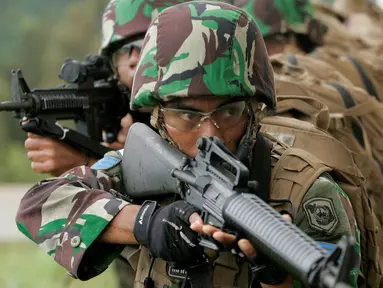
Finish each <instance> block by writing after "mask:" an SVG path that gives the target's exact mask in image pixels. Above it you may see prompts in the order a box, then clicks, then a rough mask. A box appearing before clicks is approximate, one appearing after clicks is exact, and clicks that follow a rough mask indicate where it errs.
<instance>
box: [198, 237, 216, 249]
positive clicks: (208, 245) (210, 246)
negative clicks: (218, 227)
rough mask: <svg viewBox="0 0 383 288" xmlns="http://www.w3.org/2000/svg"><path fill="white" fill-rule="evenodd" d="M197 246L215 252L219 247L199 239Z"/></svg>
mask: <svg viewBox="0 0 383 288" xmlns="http://www.w3.org/2000/svg"><path fill="white" fill-rule="evenodd" d="M199 245H200V246H202V247H205V248H208V249H211V250H215V251H218V250H220V249H219V247H218V246H217V244H215V243H214V242H212V241H209V240H206V239H201V240H200V241H199Z"/></svg>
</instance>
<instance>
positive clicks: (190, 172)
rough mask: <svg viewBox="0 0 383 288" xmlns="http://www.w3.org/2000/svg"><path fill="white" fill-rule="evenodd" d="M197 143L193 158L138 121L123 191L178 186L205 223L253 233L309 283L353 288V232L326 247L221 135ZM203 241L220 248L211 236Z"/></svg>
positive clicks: (136, 193) (131, 193)
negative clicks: (260, 187) (281, 207)
mask: <svg viewBox="0 0 383 288" xmlns="http://www.w3.org/2000/svg"><path fill="white" fill-rule="evenodd" d="M197 146H198V149H199V152H198V154H197V156H196V157H195V159H190V158H188V157H186V156H185V155H184V154H183V153H181V152H180V151H179V150H177V149H176V148H175V147H173V146H171V145H170V144H169V143H168V142H166V141H165V140H164V139H162V138H161V137H160V136H159V135H157V134H156V133H155V132H154V131H152V130H151V129H150V128H149V127H147V126H146V125H144V124H142V123H135V124H133V126H132V127H131V128H130V130H129V135H128V137H127V140H126V143H125V148H124V152H123V153H124V154H123V160H122V164H121V165H122V171H123V173H122V175H123V182H124V187H125V191H124V192H123V193H125V194H126V195H127V196H128V197H130V198H132V199H139V198H146V199H148V198H149V199H150V198H151V197H152V198H154V197H156V196H165V195H169V194H173V193H177V194H179V195H180V196H181V198H182V199H184V200H185V201H186V202H188V203H189V204H191V205H193V206H194V207H196V208H198V209H199V210H200V211H201V212H202V218H203V220H204V223H207V224H211V225H214V226H216V227H218V228H221V229H229V230H230V231H234V232H235V233H237V234H238V235H239V236H240V237H241V238H246V239H248V240H249V241H250V242H251V243H252V244H253V246H254V247H255V249H256V251H257V253H261V254H262V255H264V256H266V257H268V258H269V259H270V260H271V261H273V262H274V263H276V264H277V265H279V266H280V267H283V268H284V269H286V271H287V272H289V273H290V274H292V275H293V277H295V279H298V280H300V281H301V282H302V283H303V285H304V287H318V288H330V287H338V288H340V287H348V285H347V284H346V283H347V282H348V278H349V273H350V271H351V270H352V269H353V268H354V267H355V266H356V265H357V263H358V256H357V255H356V254H355V251H354V244H355V240H354V239H353V238H352V237H344V238H342V239H341V240H340V241H339V242H338V244H337V247H336V249H335V250H334V251H333V252H332V253H331V254H328V252H327V251H326V250H324V249H323V248H321V247H320V246H319V245H318V244H317V243H316V242H315V241H314V240H313V239H311V238H310V237H309V236H307V235H306V234H305V233H304V232H302V231H301V230H300V229H299V228H297V227H296V226H294V225H293V224H292V223H290V222H288V221H286V220H284V219H283V218H282V217H281V215H280V214H279V213H278V212H276V211H275V210H274V209H273V208H271V206H269V205H268V204H267V203H266V202H264V201H263V200H261V199H260V198H259V197H258V196H257V194H256V189H254V187H255V186H256V185H254V183H252V182H253V181H249V171H248V169H247V167H246V166H245V165H244V164H242V163H241V162H240V161H238V160H237V159H236V157H235V156H234V155H233V154H232V153H231V152H230V151H229V150H228V149H227V148H226V147H225V146H224V145H223V143H222V142H221V141H220V140H219V139H218V138H216V137H214V138H212V137H210V138H209V137H205V136H204V137H201V138H200V139H199V140H198V143H197ZM200 245H202V246H204V247H207V248H210V249H218V246H217V245H216V243H214V242H212V241H210V240H208V239H202V240H201V241H200Z"/></svg>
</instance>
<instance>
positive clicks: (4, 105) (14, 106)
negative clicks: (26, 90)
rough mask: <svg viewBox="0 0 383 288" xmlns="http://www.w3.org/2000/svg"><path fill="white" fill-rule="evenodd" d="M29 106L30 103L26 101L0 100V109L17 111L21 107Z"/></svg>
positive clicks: (26, 107)
mask: <svg viewBox="0 0 383 288" xmlns="http://www.w3.org/2000/svg"><path fill="white" fill-rule="evenodd" d="M28 108H31V103H30V102H29V101H28V102H27V101H26V102H16V101H4V102H0V111H18V110H22V109H28Z"/></svg>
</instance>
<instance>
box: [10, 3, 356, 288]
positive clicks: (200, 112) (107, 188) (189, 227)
mask: <svg viewBox="0 0 383 288" xmlns="http://www.w3.org/2000/svg"><path fill="white" fill-rule="evenodd" d="M196 43H198V45H196ZM275 104H276V97H275V87H274V78H273V72H272V67H271V65H270V62H269V61H268V57H267V52H266V48H265V45H264V41H263V39H262V36H261V33H260V30H259V28H258V26H257V25H256V23H255V21H254V20H253V19H252V18H251V17H249V15H248V14H247V13H246V12H245V11H243V10H241V9H239V8H236V7H234V6H231V5H229V4H225V3H222V2H189V3H184V4H179V5H176V6H174V7H171V8H168V9H166V10H164V11H163V12H161V13H160V14H159V16H158V17H157V19H156V20H155V21H154V22H153V24H152V25H151V26H150V28H149V30H148V32H147V34H146V37H145V40H144V44H143V48H142V52H141V56H140V61H139V65H138V68H137V72H136V75H135V78H134V83H133V90H132V109H138V108H140V107H153V112H152V125H153V127H155V128H157V129H158V130H159V133H160V135H162V137H163V138H165V139H167V140H168V141H169V142H170V143H172V144H173V145H175V146H177V147H178V148H179V149H180V150H181V151H182V152H183V153H185V154H186V155H188V156H191V157H194V156H195V155H196V152H197V147H196V145H195V143H196V141H197V139H198V138H199V137H200V136H203V135H204V136H217V137H219V138H220V139H222V141H223V142H224V144H225V145H226V146H227V147H228V148H229V149H230V150H231V151H233V152H236V151H239V150H242V151H243V149H242V148H244V146H243V145H244V142H246V141H241V139H244V138H246V139H248V140H249V139H252V137H254V140H255V139H257V140H256V141H257V143H259V144H257V143H255V146H254V145H252V146H251V147H252V148H253V147H256V146H257V145H261V143H262V141H263V140H264V143H266V145H265V146H264V147H265V148H266V150H268V151H270V152H271V156H270V157H269V160H270V164H269V166H272V167H274V168H273V172H275V170H276V169H277V168H276V167H277V166H281V165H279V159H280V157H281V154H280V153H279V152H278V151H280V149H281V146H279V145H278V143H276V142H275V141H274V140H275V139H274V140H273V141H271V140H270V141H269V140H266V138H265V137H266V135H265V136H262V135H261V134H259V133H257V131H258V124H259V120H260V119H261V118H262V115H263V114H264V110H265V109H266V110H267V109H273V108H274V107H275ZM262 139H263V140H262ZM251 142H254V141H253V140H251ZM245 151H246V150H245ZM290 152H291V151H290ZM122 153H123V150H120V151H114V152H110V153H108V154H107V155H106V156H105V157H104V158H103V159H102V160H100V161H99V162H97V163H96V164H95V165H93V167H91V168H89V167H86V166H82V167H78V168H75V169H72V170H70V171H68V172H67V173H65V174H64V175H62V176H61V177H59V178H54V179H47V180H45V181H41V182H39V183H38V184H36V185H35V186H33V187H32V188H31V189H30V190H29V191H28V192H27V194H26V195H25V196H24V197H23V199H22V200H21V203H20V207H19V210H18V213H17V217H16V221H17V226H18V228H19V230H20V231H21V232H22V233H24V234H25V235H26V236H27V237H28V238H29V239H31V240H32V241H33V242H35V243H36V244H38V245H39V246H40V247H41V248H42V249H43V250H44V251H45V252H46V253H48V255H50V256H51V257H52V258H53V259H54V260H55V261H56V262H58V263H59V264H60V265H62V266H63V267H65V268H66V269H67V270H68V271H69V272H70V273H71V274H72V275H73V276H74V277H77V278H79V279H81V280H87V279H90V278H92V277H95V276H97V275H98V274H100V273H102V272H103V271H104V270H105V269H106V268H107V267H108V265H109V264H110V263H111V261H113V259H114V258H116V257H117V255H119V253H121V251H122V250H123V249H124V248H125V246H126V245H128V247H129V248H131V251H133V253H132V254H131V255H132V257H131V258H130V259H129V260H130V262H131V264H132V266H133V267H134V268H135V271H136V279H135V286H134V287H147V286H146V285H149V284H150V278H151V279H152V280H153V281H154V286H155V287H180V286H181V285H182V283H183V281H184V280H181V279H184V278H182V275H177V277H175V276H174V275H173V276H171V275H172V274H171V273H170V271H171V270H167V269H166V265H167V264H166V262H170V263H175V264H177V265H178V266H179V267H180V268H187V267H190V266H194V265H196V264H198V263H200V261H201V260H202V259H203V257H202V250H200V248H198V242H197V235H198V234H197V232H199V233H203V234H206V235H210V236H212V237H213V238H215V239H216V240H217V241H220V242H223V243H230V242H233V241H234V240H235V237H234V236H233V235H230V234H227V233H223V232H222V231H220V230H218V229H216V228H214V227H212V226H209V225H204V224H203V223H202V220H201V218H199V216H198V214H197V213H195V212H197V211H196V209H194V208H193V207H191V206H190V205H188V204H187V203H185V202H183V201H180V200H178V201H175V200H174V195H169V196H170V199H172V200H171V201H169V199H168V201H165V200H163V201H161V203H159V204H161V205H158V203H156V202H154V201H145V202H144V204H143V205H142V206H140V205H137V204H134V203H133V202H131V200H130V201H128V200H127V199H124V197H123V196H122V195H123V194H124V188H123V186H122V181H121V180H122V175H121V165H120V164H121V161H122ZM301 153H302V155H307V154H305V153H304V151H301ZM242 154H243V153H242ZM251 154H252V153H251V151H249V150H247V154H243V155H242V157H240V159H241V160H243V161H244V162H248V166H249V169H250V170H253V169H255V168H256V167H257V165H259V163H256V162H254V161H252V159H251V157H250V155H251ZM283 155H284V154H283V153H282V157H281V158H283ZM302 157H303V156H302ZM293 158H294V157H293ZM303 158H304V157H303ZM303 158H294V160H295V161H292V162H291V163H290V164H291V165H289V167H290V168H289V169H290V170H289V171H290V172H289V173H290V175H291V176H294V175H298V174H299V175H302V174H300V173H299V172H298V171H304V172H305V173H306V174H305V175H307V173H308V172H310V171H312V170H313V169H314V167H313V166H311V164H312V163H311V164H310V163H306V162H304V160H303ZM310 159H312V160H314V158H312V157H310ZM265 163H267V162H265ZM265 165H266V164H265ZM296 165H298V166H299V167H300V168H298V166H297V167H295V166H296ZM269 168H271V167H269ZM263 169H268V168H267V166H265V167H262V169H261V170H263ZM125 176H126V177H128V178H129V176H128V175H125ZM266 178H267V177H266ZM301 180H302V181H300V182H298V183H302V184H303V182H305V181H304V180H307V179H301ZM311 181H313V182H310V185H308V186H307V190H306V191H302V195H300V196H301V198H302V201H301V205H299V206H298V207H297V208H298V209H297V211H296V213H293V212H292V210H291V211H290V212H291V217H290V216H288V215H287V216H285V217H286V219H289V218H290V219H291V218H292V219H291V220H292V221H293V222H294V223H295V224H296V225H297V226H298V227H299V228H300V229H302V230H303V231H304V232H306V233H307V234H308V235H310V236H311V237H313V238H314V239H315V240H316V241H318V243H319V244H320V245H322V246H323V247H325V248H327V249H329V250H332V249H333V248H334V244H332V243H335V242H336V241H338V240H339V239H340V237H341V236H342V235H350V234H352V235H354V236H356V237H358V232H357V231H358V230H357V227H356V225H355V218H354V216H353V209H352V207H351V205H350V203H349V201H348V199H347V196H346V195H345V194H344V193H343V192H342V190H341V189H340V188H339V186H338V185H337V184H336V183H335V182H334V181H333V180H332V179H331V177H330V176H329V175H328V174H326V173H325V174H322V175H320V176H319V177H318V178H313V179H312V180H311ZM261 182H262V183H261ZM276 182H278V180H277V179H274V180H273V181H272V182H268V181H267V179H260V185H264V184H266V186H265V187H268V186H269V185H270V186H271V187H273V186H274V185H275V184H276ZM291 184H292V183H291ZM306 184H307V183H306ZM282 186H283V185H282ZM293 186H294V187H296V188H299V187H300V184H297V183H295V184H293ZM280 187H281V186H280ZM283 187H284V186H283ZM277 190H278V189H277ZM285 190H286V189H280V190H278V191H277V192H278V193H281V194H280V195H282V194H283V193H284V192H283V191H285ZM298 190H299V189H298ZM273 193H275V189H273V191H272V192H271V195H270V198H273V196H276V195H273ZM285 196H286V198H288V197H290V196H291V195H285ZM176 200H177V199H176ZM166 202H167V203H166ZM169 203H170V204H169ZM316 207H317V208H318V209H316ZM320 211H325V213H323V214H322V213H321V212H320ZM281 213H286V212H283V211H281ZM319 218H321V219H319ZM138 222H140V225H138V224H137V223H138ZM142 223H144V224H142ZM141 225H144V227H151V228H150V229H141V228H140V227H141ZM174 243H176V245H175V244H174ZM137 244H141V246H140V248H137V247H136V246H133V245H137ZM238 246H239V248H240V249H241V250H242V251H243V253H244V254H245V255H246V256H248V257H249V259H253V256H254V255H255V251H254V248H253V247H252V246H251V245H250V242H248V241H247V240H246V239H241V240H239V242H238ZM149 253H150V255H151V256H152V257H154V258H152V260H151V259H150V257H149ZM207 257H208V259H209V263H210V265H211V266H210V268H211V269H212V273H213V280H214V286H215V287H217V286H220V287H248V278H249V276H250V275H248V269H247V266H248V264H249V262H248V261H247V260H245V259H242V260H240V259H237V258H236V257H238V256H233V255H232V254H231V253H227V252H220V253H218V254H217V253H216V254H211V253H210V254H208V256H207ZM153 259H155V261H154V260H153ZM250 262H251V263H250V264H252V265H259V263H253V261H250ZM258 268H259V267H258ZM260 271H262V273H259V274H257V275H256V276H257V277H256V279H257V280H258V281H260V282H261V283H266V284H270V285H275V284H280V286H279V287H292V286H294V287H299V283H297V282H296V281H293V279H292V278H291V277H290V276H289V275H286V273H285V272H284V271H282V270H281V269H280V268H279V269H278V268H276V267H275V266H273V265H272V264H271V263H268V264H267V265H265V266H264V268H262V269H261V270H260ZM357 271H358V267H355V269H354V270H353V271H351V274H350V275H351V278H350V282H351V284H352V285H353V286H354V287H356V278H357V274H358V273H357ZM267 272H269V273H267ZM266 275H269V277H266ZM144 282H145V283H146V285H145V284H144Z"/></svg>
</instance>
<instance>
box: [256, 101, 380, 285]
mask: <svg viewBox="0 0 383 288" xmlns="http://www.w3.org/2000/svg"><path fill="white" fill-rule="evenodd" d="M284 101H288V102H289V105H290V104H294V107H296V111H294V112H293V113H292V114H294V113H298V112H299V113H301V114H304V115H305V116H304V117H302V118H305V117H306V121H300V120H298V119H294V118H292V117H282V116H271V117H266V118H264V119H263V120H262V122H261V130H260V131H262V132H263V133H266V134H269V135H271V136H272V137H274V138H277V139H278V140H279V141H282V142H283V143H285V144H286V145H287V146H289V147H294V148H301V149H304V151H303V150H300V149H287V150H286V152H284V153H283V154H281V157H280V159H279V160H278V163H279V164H278V165H279V166H278V167H275V168H274V170H273V177H272V179H273V182H274V183H276V184H275V185H274V187H272V192H271V194H273V189H274V188H275V186H278V190H279V191H283V192H280V193H283V194H284V195H292V196H290V197H291V198H292V200H293V202H294V201H295V202H297V204H298V205H299V203H300V201H301V200H302V198H303V196H304V193H302V191H298V190H299V189H298V190H297V191H295V190H296V188H295V186H294V185H290V184H288V182H292V183H301V182H302V181H306V180H307V179H316V178H317V177H318V176H319V175H320V174H321V173H323V172H325V171H329V172H330V174H331V176H332V177H333V179H334V180H335V181H336V182H337V184H338V185H339V186H340V187H341V188H342V190H343V191H344V192H345V193H346V194H347V196H348V197H349V199H350V202H351V204H352V207H353V210H354V214H355V218H356V221H357V224H358V228H359V230H360V233H361V235H360V236H361V237H360V238H361V242H360V244H361V249H362V250H361V254H362V263H361V267H360V274H361V276H362V277H363V278H364V279H365V281H366V283H367V284H368V285H369V286H371V287H378V283H379V282H380V281H381V274H382V272H381V266H380V264H379V243H380V239H382V236H381V231H380V229H379V227H378V220H377V218H376V215H375V214H374V212H373V207H372V204H371V199H370V196H369V195H368V193H367V190H366V187H365V180H364V177H363V175H362V174H361V172H360V170H359V169H358V166H357V164H356V161H355V159H354V158H355V156H356V155H355V154H354V153H352V152H351V151H350V150H349V149H347V148H346V147H345V146H344V145H343V144H342V143H341V142H340V141H338V140H337V139H335V138H334V137H332V136H331V135H330V134H329V133H327V132H326V131H325V129H326V127H328V126H329V122H330V119H329V117H328V115H329V113H328V110H327V107H325V106H324V105H323V104H322V103H320V102H319V101H315V99H312V98H309V97H301V96H281V97H279V98H278V104H279V103H281V104H282V103H283V102H284ZM282 105H283V104H282ZM278 111H280V112H281V114H282V115H283V114H285V115H287V114H286V111H287V110H286V109H281V110H278ZM313 112H314V113H313ZM311 115H313V117H311ZM326 115H327V120H326ZM308 119H310V120H308ZM310 122H311V123H310ZM315 124H317V125H318V126H319V127H321V128H322V129H321V128H318V127H317V126H316V125H315ZM323 147H325V148H323ZM297 151H298V152H297ZM310 155H311V156H310ZM296 159H299V161H298V160H296ZM302 159H306V160H305V161H304V162H302ZM318 159H319V160H318ZM297 162H298V163H299V164H297V165H298V166H299V167H298V166H297V167H295V168H294V167H292V163H297ZM305 163H317V164H312V167H316V168H315V169H313V171H317V172H316V173H315V172H313V173H309V174H308V173H307V172H306V171H303V170H304V169H306V168H305V167H306V166H307V164H305ZM326 167H327V168H328V169H329V170H326ZM291 169H293V170H297V171H302V173H298V174H294V178H291V177H292V176H291V172H290V171H291ZM276 180H277V181H276ZM286 181H287V182H286ZM311 181H312V180H310V181H309V182H308V183H310V182H311ZM303 186H305V185H303ZM282 187H283V189H282ZM308 188H309V186H308V187H307V185H306V187H305V188H302V189H301V190H307V189H308ZM294 189H295V190H294ZM281 198H283V197H281Z"/></svg>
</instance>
